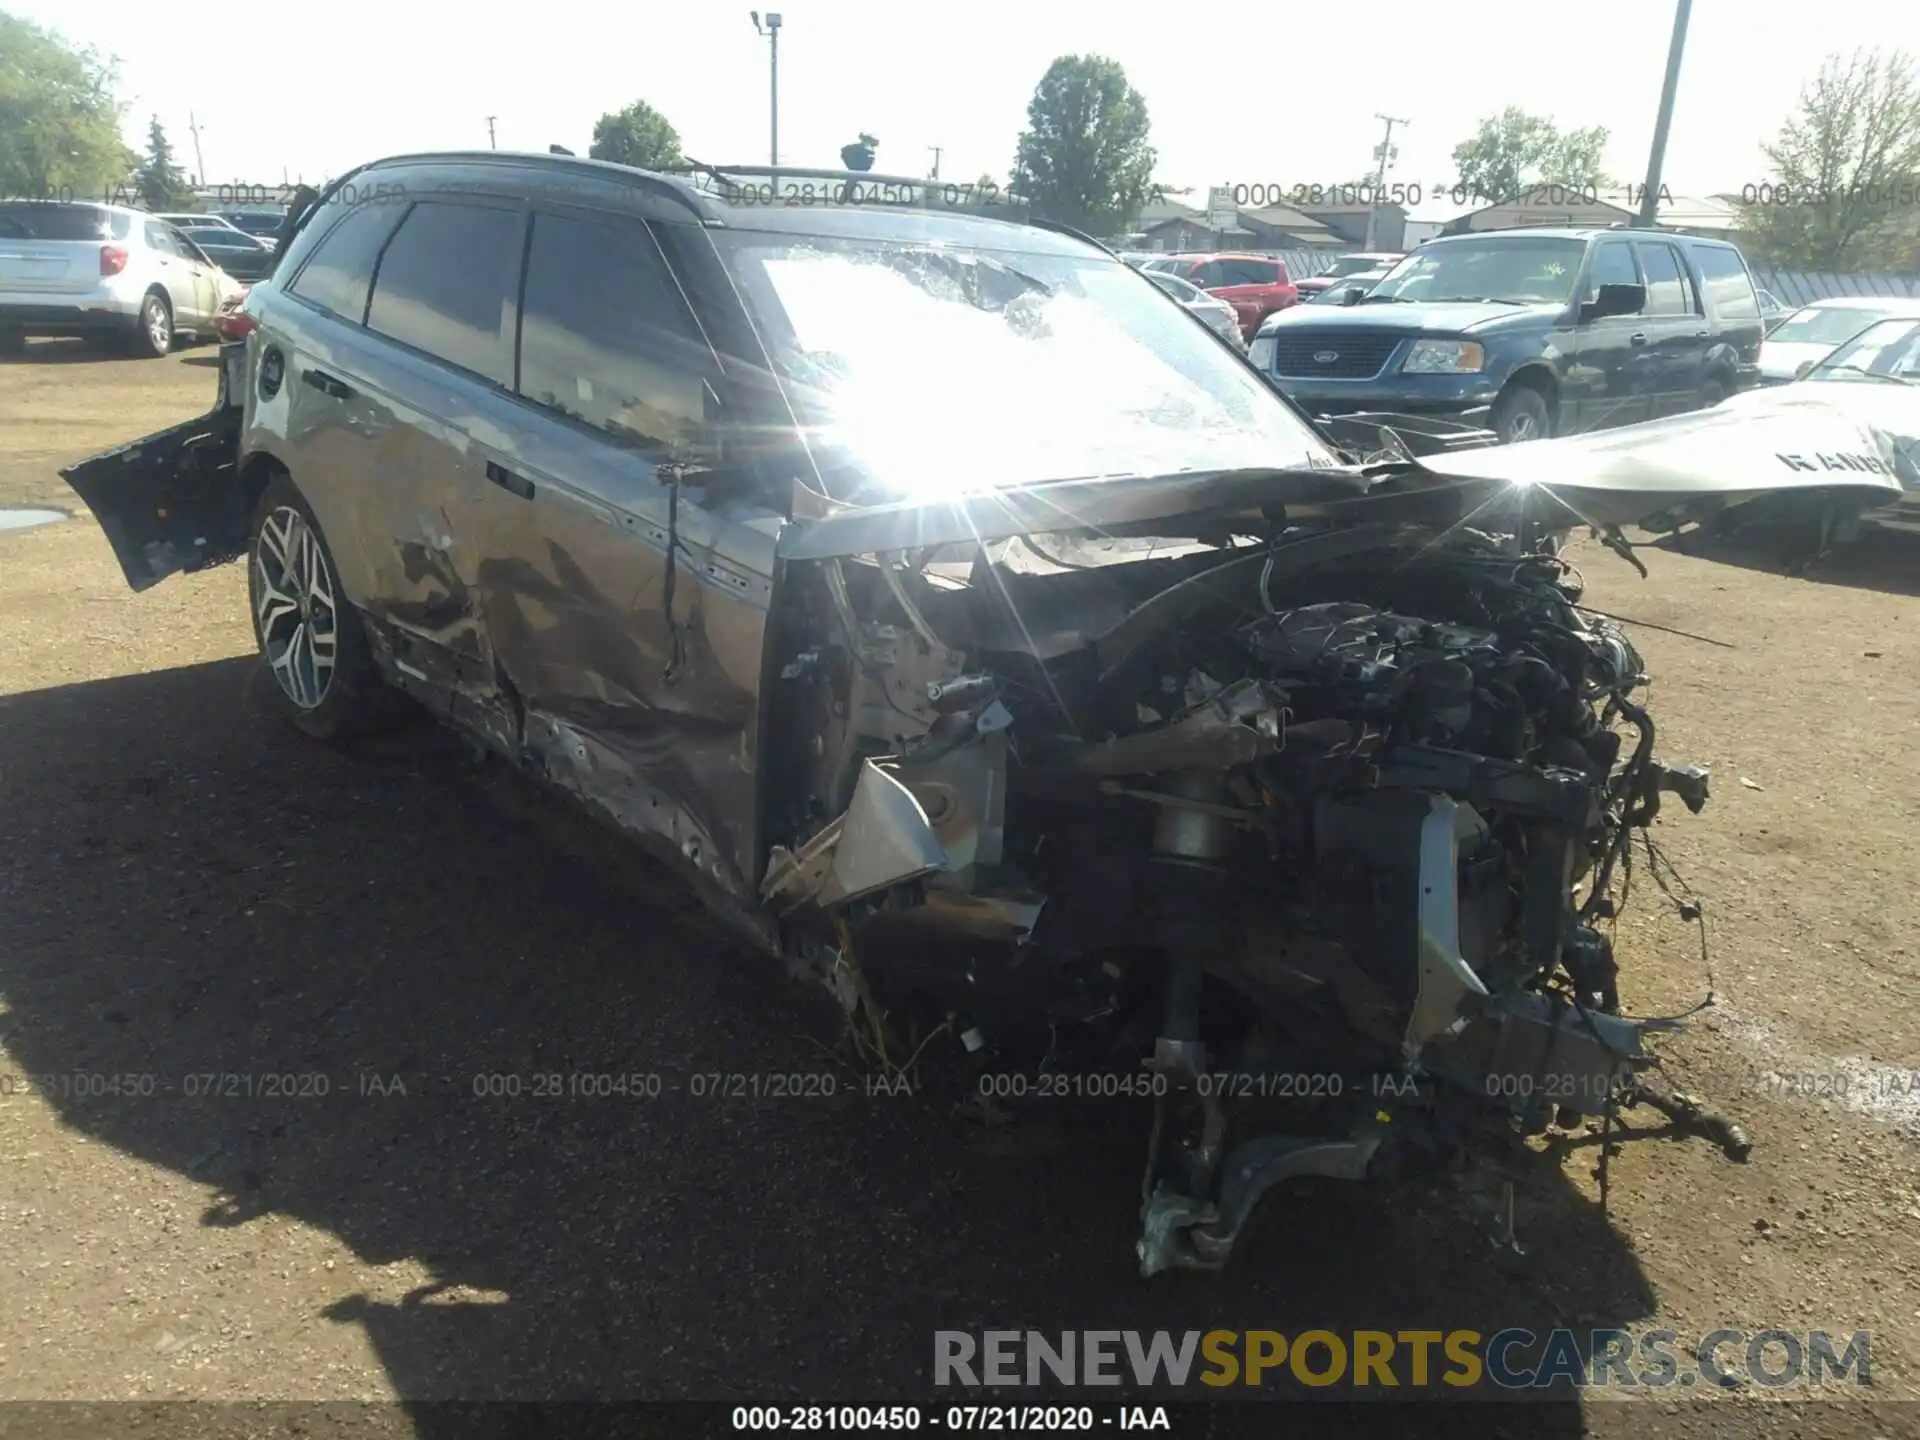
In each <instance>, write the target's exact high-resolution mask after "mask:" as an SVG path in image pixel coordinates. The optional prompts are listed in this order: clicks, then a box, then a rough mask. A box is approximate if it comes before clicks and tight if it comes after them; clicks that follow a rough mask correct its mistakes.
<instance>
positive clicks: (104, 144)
mask: <svg viewBox="0 0 1920 1440" xmlns="http://www.w3.org/2000/svg"><path fill="white" fill-rule="evenodd" d="M117 78H118V77H117V76H116V74H115V72H114V67H113V64H112V62H110V61H107V60H102V59H101V58H100V57H99V55H98V54H96V53H95V52H94V51H92V50H81V49H76V48H75V47H74V46H72V45H69V44H67V43H66V41H64V40H62V39H61V38H60V37H59V36H58V35H56V34H54V33H53V32H52V31H50V30H45V29H42V28H41V27H40V26H38V25H34V24H31V23H29V22H28V21H25V20H22V19H20V18H18V17H17V16H14V15H8V14H6V13H5V12H0V194H4V195H59V194H64V193H66V192H68V191H71V192H72V194H74V195H76V196H80V195H91V196H93V197H95V198H98V197H99V196H101V195H102V194H105V193H106V192H107V191H108V190H109V189H110V188H111V187H112V186H114V185H116V184H119V183H120V182H121V181H123V180H125V179H126V178H127V171H128V169H129V168H130V163H131V162H130V159H129V155H128V151H127V147H126V143H125V142H124V141H123V140H122V139H121V136H120V117H121V114H122V112H123V111H124V110H125V106H124V105H123V104H122V103H121V101H120V100H119V99H118V98H117V97H116V95H115V93H114V86H115V84H116V82H117Z"/></svg>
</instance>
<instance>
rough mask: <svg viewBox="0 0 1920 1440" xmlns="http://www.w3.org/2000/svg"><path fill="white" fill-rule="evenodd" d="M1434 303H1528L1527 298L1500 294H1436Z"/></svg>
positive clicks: (1529, 302)
mask: <svg viewBox="0 0 1920 1440" xmlns="http://www.w3.org/2000/svg"><path fill="white" fill-rule="evenodd" d="M1433 303H1434V304H1435V305H1529V304H1531V303H1532V302H1531V301H1529V300H1508V299H1507V298H1505V297H1504V296H1501V295H1437V296H1435V297H1434V300H1433Z"/></svg>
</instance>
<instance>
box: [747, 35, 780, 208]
mask: <svg viewBox="0 0 1920 1440" xmlns="http://www.w3.org/2000/svg"><path fill="white" fill-rule="evenodd" d="M749 13H750V14H751V15H752V16H753V28H754V29H755V30H757V31H758V32H759V33H760V34H762V35H764V36H766V37H767V41H768V45H769V54H770V57H771V58H770V61H769V75H770V78H771V82H772V95H771V99H770V102H769V111H768V113H769V115H770V116H771V127H772V138H771V139H770V140H769V141H768V146H767V148H768V150H769V151H770V158H769V159H768V162H767V163H768V164H770V165H772V166H773V168H774V169H776V170H778V169H779V168H780V17H779V16H778V15H775V14H769V15H768V16H767V23H766V24H764V25H762V24H761V23H760V12H759V11H758V10H754V11H750V12H749ZM773 185H774V188H775V189H776V190H777V189H778V188H779V187H780V177H779V176H778V175H775V176H774V177H773Z"/></svg>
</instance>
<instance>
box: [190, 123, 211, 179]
mask: <svg viewBox="0 0 1920 1440" xmlns="http://www.w3.org/2000/svg"><path fill="white" fill-rule="evenodd" d="M187 129H189V130H191V131H192V132H193V168H194V170H195V171H196V172H197V173H196V174H195V175H194V177H193V178H194V183H195V184H196V185H199V186H200V187H201V188H202V189H204V188H206V183H207V162H206V158H205V157H204V156H203V155H201V153H200V122H199V121H198V120H197V119H195V118H194V114H193V112H192V111H191V110H189V111H188V112H187Z"/></svg>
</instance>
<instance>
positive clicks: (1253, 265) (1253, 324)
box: [1152, 255, 1300, 339]
mask: <svg viewBox="0 0 1920 1440" xmlns="http://www.w3.org/2000/svg"><path fill="white" fill-rule="evenodd" d="M1152 264H1153V268H1154V269H1156V270H1163V271H1165V272H1166V273H1168V274H1170V275H1178V276H1179V277H1180V278H1181V279H1182V280H1185V281H1187V282H1188V283H1189V284H1192V285H1197V286H1199V287H1200V288H1201V289H1202V290H1204V291H1206V292H1207V293H1208V294H1209V295H1217V296H1219V297H1220V299H1222V300H1224V301H1226V302H1227V303H1228V304H1229V305H1231V306H1233V313H1234V314H1235V315H1237V316H1239V317H1240V333H1241V335H1242V336H1243V337H1246V338H1249V339H1251V338H1252V336H1253V332H1254V331H1256V330H1258V329H1259V328H1260V322H1261V321H1262V320H1264V319H1266V318H1267V316H1269V315H1271V314H1273V312H1274V311H1276V310H1284V309H1286V308H1287V307H1288V306H1289V305H1293V304H1296V303H1298V301H1299V299H1300V291H1299V290H1298V289H1297V288H1296V287H1295V285H1294V283H1293V280H1292V277H1290V276H1289V275H1288V274H1287V262H1286V261H1284V260H1276V259H1274V258H1273V257H1272V256H1271V255H1182V256H1178V257H1173V258H1170V259H1169V260H1164V261H1161V260H1156V261H1153V262H1152Z"/></svg>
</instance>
